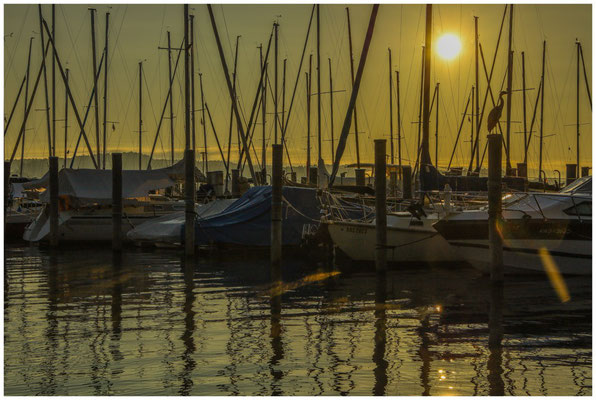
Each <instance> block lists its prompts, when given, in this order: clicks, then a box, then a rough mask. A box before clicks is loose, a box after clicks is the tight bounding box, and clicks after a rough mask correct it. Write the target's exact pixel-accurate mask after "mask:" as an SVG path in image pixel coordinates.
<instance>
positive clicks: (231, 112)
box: [199, 35, 263, 190]
mask: <svg viewBox="0 0 596 400" xmlns="http://www.w3.org/2000/svg"><path fill="white" fill-rule="evenodd" d="M239 41H240V35H238V36H236V50H235V51H234V70H233V72H232V92H234V96H236V72H237V67H238V42H239ZM262 47H263V46H260V48H262ZM261 58H262V56H261ZM262 63H263V61H262V60H261V63H260V64H262ZM200 75H201V74H199V76H200ZM201 108H202V106H201ZM206 123H207V121H205V116H204V112H203V134H204V136H205V137H207V133H206V132H207V131H206V129H207V127H206ZM233 127H234V104H230V125H229V130H228V158H227V160H228V166H229V165H230V152H231V151H232V128H233ZM237 136H238V154H240V143H241V142H242V141H241V140H240V131H239V130H238V132H237ZM205 142H206V141H205ZM205 151H206V150H205ZM203 169H204V167H203ZM227 184H228V180H227V179H226V190H227V189H228V187H227Z"/></svg>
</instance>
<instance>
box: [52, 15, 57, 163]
mask: <svg viewBox="0 0 596 400" xmlns="http://www.w3.org/2000/svg"><path fill="white" fill-rule="evenodd" d="M55 8H56V5H55V4H52V39H53V40H54V43H55V42H56V12H55V11H56V10H55ZM52 154H53V155H54V156H55V155H56V49H55V48H52Z"/></svg>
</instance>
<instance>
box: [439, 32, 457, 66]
mask: <svg viewBox="0 0 596 400" xmlns="http://www.w3.org/2000/svg"><path fill="white" fill-rule="evenodd" d="M460 50H461V42H460V41H459V38H458V37H457V36H455V35H454V34H452V33H446V34H444V35H443V36H441V37H440V38H439V40H438V41H437V52H438V53H439V56H441V57H442V58H444V59H445V60H451V59H453V58H454V57H455V56H457V55H458V54H459V52H460Z"/></svg>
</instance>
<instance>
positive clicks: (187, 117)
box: [184, 4, 194, 168]
mask: <svg viewBox="0 0 596 400" xmlns="http://www.w3.org/2000/svg"><path fill="white" fill-rule="evenodd" d="M188 20H189V18H188V4H185V5H184V133H185V135H184V136H185V137H184V139H185V140H184V150H189V149H190V65H189V63H190V59H189V54H188V52H189V50H190V43H189V42H190V41H189V38H188ZM193 168H194V166H193Z"/></svg>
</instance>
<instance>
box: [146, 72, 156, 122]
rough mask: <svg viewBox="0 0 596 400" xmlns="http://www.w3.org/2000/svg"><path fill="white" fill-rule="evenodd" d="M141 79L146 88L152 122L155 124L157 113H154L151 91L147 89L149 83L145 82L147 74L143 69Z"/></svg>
mask: <svg viewBox="0 0 596 400" xmlns="http://www.w3.org/2000/svg"><path fill="white" fill-rule="evenodd" d="M143 80H144V81H145V88H146V89H147V97H148V98H149V105H150V106H151V113H152V114H153V122H154V123H155V125H157V115H156V114H155V108H154V107H153V100H152V98H151V92H150V91H149V83H147V74H145V71H144V70H143Z"/></svg>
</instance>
